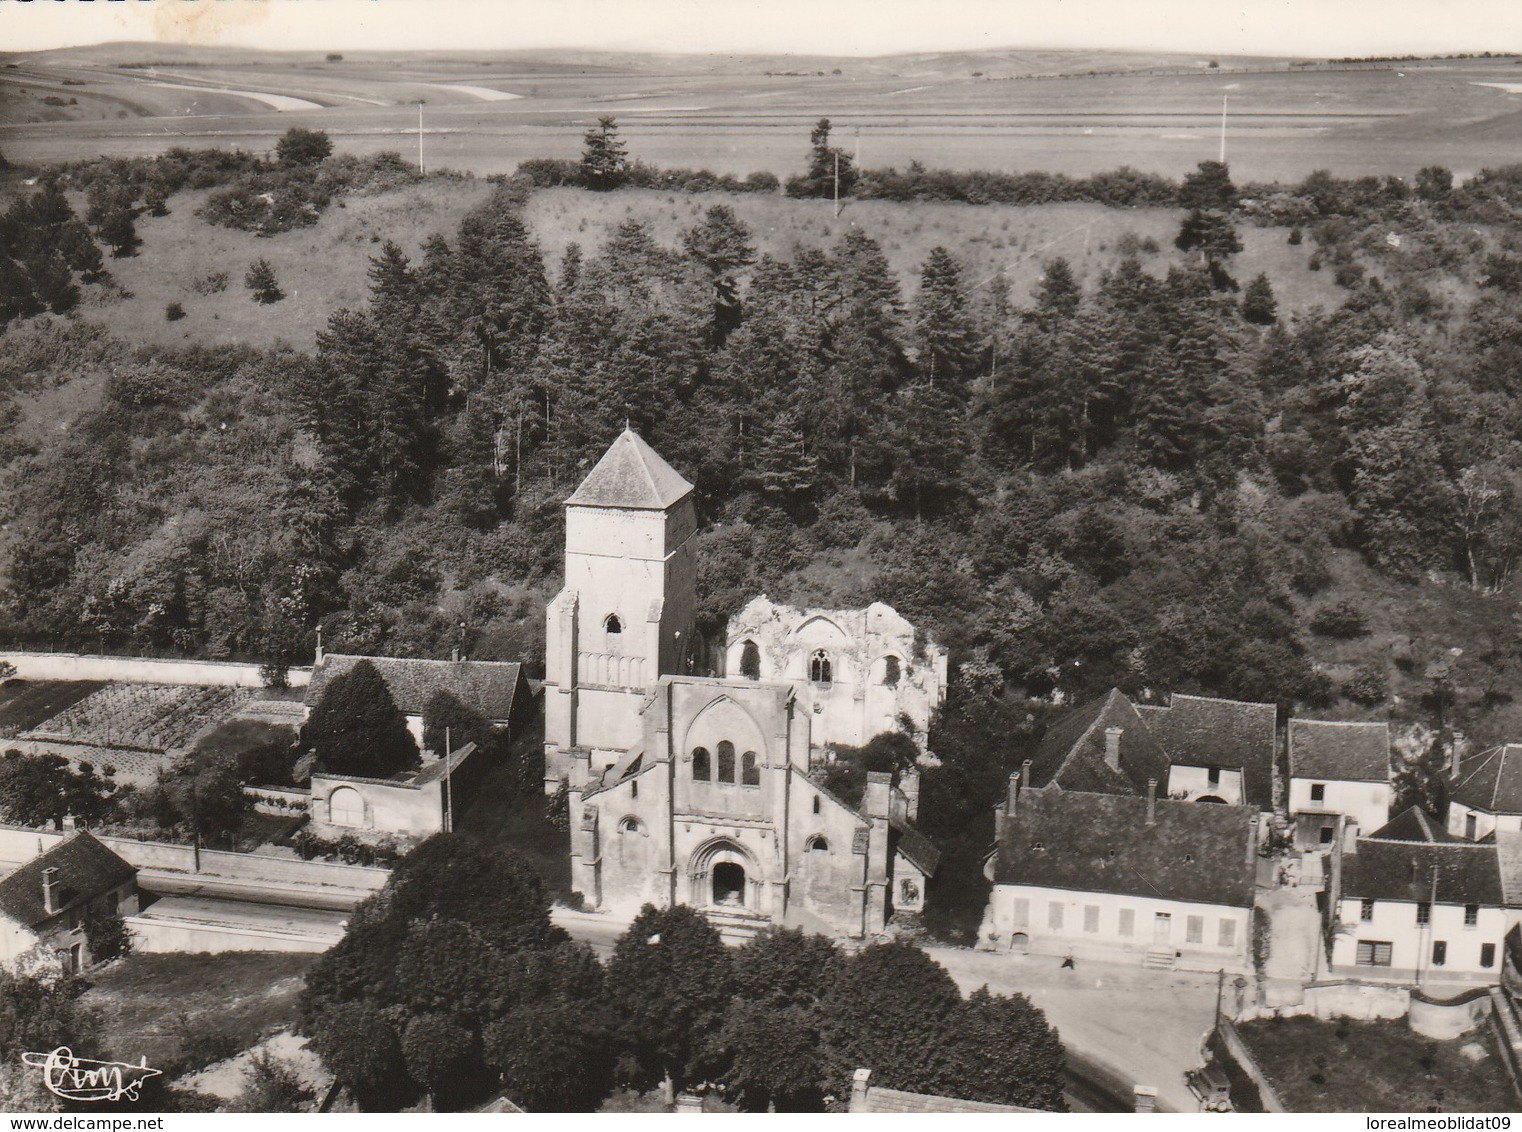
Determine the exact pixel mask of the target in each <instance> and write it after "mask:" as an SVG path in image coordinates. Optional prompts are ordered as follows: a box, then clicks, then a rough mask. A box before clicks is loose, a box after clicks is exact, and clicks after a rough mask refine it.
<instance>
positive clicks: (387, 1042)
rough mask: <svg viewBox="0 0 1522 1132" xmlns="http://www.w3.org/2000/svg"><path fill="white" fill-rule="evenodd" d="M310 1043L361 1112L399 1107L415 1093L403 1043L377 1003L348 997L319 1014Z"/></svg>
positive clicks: (384, 1110) (392, 1110) (388, 1110)
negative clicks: (363, 1001) (404, 1055)
mask: <svg viewBox="0 0 1522 1132" xmlns="http://www.w3.org/2000/svg"><path fill="white" fill-rule="evenodd" d="M310 1044H311V1047H312V1049H313V1050H315V1051H316V1053H317V1055H318V1056H319V1057H321V1058H322V1063H323V1064H324V1065H325V1066H327V1069H328V1072H329V1073H331V1074H333V1077H334V1079H335V1080H337V1081H339V1082H340V1083H342V1084H343V1086H344V1087H345V1088H347V1089H348V1090H349V1092H350V1093H351V1094H353V1096H354V1100H355V1103H357V1104H358V1105H359V1107H360V1109H361V1111H364V1112H395V1111H396V1110H397V1109H399V1108H400V1107H401V1106H402V1105H403V1104H405V1103H406V1102H407V1100H408V1099H409V1098H410V1096H411V1092H412V1090H411V1087H410V1078H409V1076H408V1074H407V1063H406V1059H405V1058H404V1057H403V1056H402V1046H401V1042H400V1041H399V1040H398V1039H397V1036H396V1031H395V1030H394V1029H392V1026H391V1023H390V1022H389V1021H388V1020H387V1018H386V1016H385V1015H384V1014H382V1013H381V1012H380V1011H379V1010H377V1009H376V1008H375V1007H373V1006H370V1005H368V1004H365V1003H359V1002H346V1003H340V1004H338V1005H336V1006H333V1007H331V1008H329V1009H328V1010H325V1011H324V1012H323V1013H322V1014H321V1015H319V1016H318V1018H317V1022H316V1026H315V1027H314V1029H313V1033H312V1040H311V1043H310Z"/></svg>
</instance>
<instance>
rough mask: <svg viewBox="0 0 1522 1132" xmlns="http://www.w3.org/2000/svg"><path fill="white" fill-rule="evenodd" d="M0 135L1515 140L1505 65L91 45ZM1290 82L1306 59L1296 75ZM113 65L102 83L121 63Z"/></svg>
mask: <svg viewBox="0 0 1522 1132" xmlns="http://www.w3.org/2000/svg"><path fill="white" fill-rule="evenodd" d="M9 58H10V62H9V63H8V64H7V65H6V67H5V68H4V69H3V70H0V125H3V126H4V127H5V128H4V132H3V134H0V141H3V146H4V149H5V151H6V153H7V155H8V156H9V157H10V158H11V160H13V161H18V160H19V161H21V162H25V163H45V162H55V161H64V160H71V159H74V158H80V157H88V156H94V155H96V154H100V153H109V154H113V155H136V154H148V153H157V152H162V151H163V150H164V149H167V148H168V147H170V146H173V145H217V146H223V147H226V146H233V145H237V146H240V147H242V148H245V149H253V150H255V151H261V152H262V151H266V150H269V149H270V148H272V146H273V144H274V141H275V139H276V138H277V137H278V136H279V135H280V134H281V133H282V132H283V131H284V130H285V129H286V128H287V127H289V126H293V125H297V126H306V127H319V128H322V129H325V130H327V131H329V132H330V133H331V134H332V135H333V136H334V137H335V139H337V140H338V141H339V143H340V145H341V147H342V148H344V149H349V150H354V151H356V152H375V151H377V150H381V149H395V150H401V151H403V152H405V153H407V154H408V155H409V156H410V155H411V154H413V153H415V152H416V130H417V110H416V107H417V105H418V104H419V103H420V102H421V103H425V104H426V110H425V120H426V121H425V127H426V137H425V144H424V152H425V157H426V160H427V162H428V164H429V165H430V166H434V167H437V166H442V165H448V166H452V167H455V168H459V169H463V170H468V171H472V172H475V173H496V172H508V171H511V170H512V169H513V168H514V167H515V166H516V165H517V163H518V162H519V161H521V160H523V159H524V158H525V157H533V156H571V155H573V154H574V153H576V151H577V149H578V146H579V142H580V136H581V133H582V131H584V130H585V129H586V128H587V127H588V126H589V125H592V124H593V123H594V121H595V119H596V117H597V116H598V115H599V114H615V115H617V116H618V117H619V119H620V121H621V123H622V125H623V127H624V131H625V135H626V137H627V138H628V140H629V141H630V152H631V154H633V155H636V156H639V157H641V158H643V159H645V160H647V161H650V162H653V163H655V164H660V165H683V166H695V165H701V166H708V167H710V168H712V169H714V170H716V171H719V172H728V173H746V172H750V171H752V170H770V171H772V172H774V173H777V174H779V175H780V174H785V173H788V172H792V171H796V170H798V169H799V167H800V165H801V164H802V162H803V159H804V154H805V152H806V149H807V136H808V128H809V126H810V124H811V123H812V122H813V121H814V120H815V119H817V118H818V117H820V116H821V115H828V116H829V117H830V118H831V119H832V120H833V121H834V122H835V123H836V124H837V126H838V127H840V128H841V130H842V134H841V136H842V137H846V138H847V139H848V140H849V141H851V143H852V144H855V140H856V137H857V131H859V133H860V145H861V156H862V160H863V161H864V162H865V163H866V164H868V165H871V166H874V167H880V166H885V165H899V166H903V165H905V164H907V163H908V162H909V161H911V160H914V159H919V160H921V161H924V162H926V163H927V164H930V165H939V166H949V167H958V168H993V169H1005V170H1018V169H1047V170H1051V171H1053V172H1068V173H1089V172H1094V171H1096V170H1100V169H1111V168H1114V167H1116V166H1118V165H1121V164H1129V165H1133V166H1136V167H1137V168H1141V169H1145V170H1148V171H1153V172H1160V173H1166V174H1169V175H1172V176H1178V175H1180V174H1181V173H1183V172H1184V171H1187V170H1188V169H1190V168H1192V167H1193V165H1194V164H1195V163H1196V162H1198V161H1200V160H1202V159H1203V158H1206V157H1214V156H1215V153H1216V131H1217V124H1218V120H1219V115H1220V108H1221V100H1222V98H1223V96H1225V95H1230V96H1231V100H1232V115H1231V127H1230V130H1229V139H1228V142H1229V144H1228V153H1229V156H1230V158H1231V160H1232V163H1233V168H1234V171H1235V172H1236V173H1237V175H1238V177H1239V178H1241V179H1245V180H1267V179H1298V178H1299V177H1302V176H1304V175H1305V174H1306V173H1309V172H1311V171H1312V170H1314V169H1317V168H1327V169H1331V170H1332V171H1333V172H1336V173H1338V174H1340V175H1354V174H1362V173H1394V174H1398V175H1406V176H1409V175H1411V174H1412V173H1414V172H1415V170H1416V168H1417V167H1419V166H1420V165H1422V164H1426V163H1429V162H1432V161H1437V162H1441V163H1443V164H1447V165H1450V166H1452V167H1453V168H1455V169H1456V170H1460V171H1464V172H1473V171H1475V170H1477V169H1479V168H1480V167H1481V166H1483V165H1486V164H1493V163H1496V162H1497V161H1502V160H1506V157H1505V155H1506V154H1508V153H1515V152H1516V149H1517V146H1518V145H1519V143H1522V113H1519V104H1518V101H1517V96H1516V95H1514V94H1512V93H1509V92H1508V91H1506V90H1505V89H1502V87H1501V86H1485V85H1481V84H1485V83H1494V84H1502V85H1503V86H1504V85H1505V84H1507V83H1509V82H1517V81H1519V70H1518V67H1517V65H1516V61H1515V60H1514V59H1512V58H1509V57H1508V58H1504V59H1490V60H1460V61H1442V60H1433V61H1426V62H1417V63H1402V64H1399V65H1396V66H1384V67H1377V68H1368V67H1365V68H1359V69H1354V68H1337V69H1328V68H1327V67H1326V66H1324V65H1317V66H1299V65H1296V66H1294V67H1292V66H1291V61H1290V60H1288V59H1285V58H1277V59H1249V58H1237V59H1229V58H1227V59H1222V60H1220V61H1219V62H1220V63H1221V66H1220V67H1219V68H1214V69H1212V68H1210V67H1209V66H1208V63H1209V60H1207V59H1205V58H1200V57H1196V56H1185V55H1171V56H1170V55H1159V54H1152V55H1122V54H1108V55H1107V54H1095V53H1087V54H1084V53H1075V52H1066V53H1065V52H1019V51H999V52H972V53H961V54H957V53H951V54H937V55H906V56H896V57H887V58H879V59H858V58H848V59H814V60H807V59H799V58H785V57H783V58H770V59H768V58H747V57H702V56H685V57H684V56H667V57H662V56H650V55H615V54H600V55H598V54H589V53H579V54H577V53H568V52H560V53H553V52H549V53H546V52H538V53H535V52H525V53H516V54H514V53H493V54H484V53H477V54H469V53H459V54H452V55H446V54H439V55H432V56H417V55H409V56H406V57H398V56H386V55H383V54H376V53H369V54H363V55H362V54H355V55H353V56H352V57H350V58H348V59H346V60H344V61H342V62H327V61H325V60H324V59H323V57H322V56H321V55H319V54H310V55H303V54H298V53H287V54H281V53H257V52H235V51H221V52H217V51H200V52H197V51H194V50H184V49H181V50H176V49H172V48H165V47H162V46H158V45H149V44H143V45H108V46H103V47H101V48H92V49H76V50H69V51H59V52H44V53H40V54H34V55H22V56H12V57H9ZM1298 62H1299V63H1303V62H1306V61H1298ZM124 63H125V64H131V65H130V66H126V67H124V66H123V65H122V64H124Z"/></svg>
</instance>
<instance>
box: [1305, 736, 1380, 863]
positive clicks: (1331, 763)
mask: <svg viewBox="0 0 1522 1132" xmlns="http://www.w3.org/2000/svg"><path fill="white" fill-rule="evenodd" d="M1289 776H1290V778H1289V812H1290V814H1291V815H1292V816H1293V817H1294V818H1295V842H1296V845H1297V846H1298V847H1300V848H1306V849H1328V848H1330V847H1331V845H1332V841H1333V839H1334V838H1335V836H1336V828H1337V818H1338V816H1339V815H1340V816H1342V817H1346V818H1347V819H1348V820H1349V821H1352V822H1356V823H1357V825H1358V828H1359V829H1360V830H1374V829H1379V828H1380V827H1382V826H1383V825H1384V824H1385V823H1386V822H1388V821H1389V820H1390V807H1391V805H1392V804H1393V803H1394V801H1395V788H1394V787H1393V786H1392V785H1391V783H1390V725H1389V724H1388V723H1333V722H1328V721H1326V720H1320V719H1293V720H1291V721H1290V725H1289Z"/></svg>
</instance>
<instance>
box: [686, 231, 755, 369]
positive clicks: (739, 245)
mask: <svg viewBox="0 0 1522 1132" xmlns="http://www.w3.org/2000/svg"><path fill="white" fill-rule="evenodd" d="M682 246H683V247H684V248H685V249H686V252H687V255H688V256H689V257H690V258H691V259H693V260H695V261H697V262H698V263H700V264H701V265H702V266H703V269H704V270H705V271H706V272H707V273H708V276H709V278H710V279H711V280H712V281H713V343H714V345H715V346H722V345H723V344H724V340H725V339H726V338H727V337H728V336H729V334H730V333H731V332H732V331H733V330H734V329H735V328H736V327H738V326H739V325H740V318H741V310H740V294H739V284H738V283H737V282H736V279H735V276H736V275H737V274H738V273H739V272H740V270H741V269H742V268H745V267H748V266H750V265H751V264H752V263H754V262H755V259H756V249H755V247H754V245H752V243H751V231H750V229H749V228H748V227H746V226H745V224H744V223H743V222H742V221H741V220H740V219H739V218H738V217H737V216H735V213H734V209H732V208H730V207H729V205H727V204H716V205H712V206H711V207H710V208H709V209H708V211H707V212H706V213H705V214H704V216H703V222H702V223H701V224H698V225H696V226H694V227H692V228H689V229H688V230H687V232H686V233H685V234H684V235H683V237H682Z"/></svg>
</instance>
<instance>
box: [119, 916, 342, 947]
mask: <svg viewBox="0 0 1522 1132" xmlns="http://www.w3.org/2000/svg"><path fill="white" fill-rule="evenodd" d="M124 922H125V923H126V925H127V927H128V928H129V929H130V930H131V932H132V945H133V948H134V949H135V950H137V951H140V952H147V953H150V954H152V953H157V952H165V951H184V952H192V953H195V954H200V953H202V952H210V953H213V954H215V953H220V952H223V951H295V952H307V953H321V952H324V951H326V950H328V948H330V947H332V946H333V945H334V944H335V943H337V942H338V940H339V939H340V938H342V933H336V934H333V935H325V934H321V935H320V934H316V933H312V934H293V933H287V932H272V931H264V930H261V929H259V928H251V927H234V926H232V925H228V924H206V923H201V922H199V921H196V920H177V919H167V918H161V917H155V916H129V917H127V918H126V920H125V921H124Z"/></svg>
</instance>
